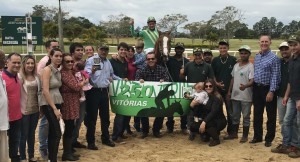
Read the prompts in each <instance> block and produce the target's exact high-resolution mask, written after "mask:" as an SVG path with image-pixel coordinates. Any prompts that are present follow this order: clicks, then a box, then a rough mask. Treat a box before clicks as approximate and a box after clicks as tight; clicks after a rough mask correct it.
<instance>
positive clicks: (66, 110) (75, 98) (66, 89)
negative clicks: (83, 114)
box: [60, 53, 86, 161]
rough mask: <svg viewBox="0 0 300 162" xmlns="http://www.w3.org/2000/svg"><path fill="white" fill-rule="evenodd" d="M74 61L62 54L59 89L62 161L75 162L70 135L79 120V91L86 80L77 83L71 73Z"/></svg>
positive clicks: (75, 157)
mask: <svg viewBox="0 0 300 162" xmlns="http://www.w3.org/2000/svg"><path fill="white" fill-rule="evenodd" d="M73 64H74V60H73V58H72V56H71V55H70V54H68V53H65V54H63V61H62V69H61V76H62V79H61V80H62V86H61V88H60V92H61V95H62V97H63V100H64V103H63V105H62V109H61V113H62V119H63V120H64V122H65V131H64V135H63V147H64V152H63V155H62V161H65V160H69V161H76V160H79V156H78V155H74V154H73V153H72V133H73V130H74V128H75V124H74V123H75V119H78V118H79V107H80V102H79V99H80V90H81V88H82V87H83V86H84V85H85V84H86V80H85V79H83V81H82V82H80V83H78V82H77V79H76V78H75V75H74V73H73V70H72V68H73Z"/></svg>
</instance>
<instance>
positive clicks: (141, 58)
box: [133, 40, 146, 69]
mask: <svg viewBox="0 0 300 162" xmlns="http://www.w3.org/2000/svg"><path fill="white" fill-rule="evenodd" d="M135 48H136V53H135V54H134V60H135V61H134V62H133V65H135V67H136V68H137V69H142V68H143V67H145V60H146V55H145V53H144V52H143V50H144V42H143V41H140V40H139V41H138V42H137V43H136V45H135Z"/></svg>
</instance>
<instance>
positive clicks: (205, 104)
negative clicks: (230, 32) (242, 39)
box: [0, 17, 300, 162]
mask: <svg viewBox="0 0 300 162" xmlns="http://www.w3.org/2000/svg"><path fill="white" fill-rule="evenodd" d="M133 23H134V21H133V20H132V21H131V22H130V24H131V27H130V28H131V29H133ZM147 23H148V26H149V28H148V29H146V30H143V31H141V32H139V33H135V32H134V30H131V31H132V34H133V35H136V36H140V37H144V42H145V43H143V42H141V41H139V42H138V43H137V44H136V46H135V47H136V49H134V48H133V47H132V46H129V45H128V44H127V43H124V42H122V43H120V44H119V45H118V47H117V50H118V55H116V56H113V57H112V58H111V59H108V58H107V56H108V53H109V47H108V46H107V45H105V44H103V45H100V46H99V47H97V54H95V55H94V53H95V51H94V48H93V47H92V46H86V47H83V45H82V44H80V43H72V44H71V45H70V47H69V53H63V52H62V51H61V50H60V49H59V46H58V42H57V41H55V40H49V41H47V42H46V44H45V47H46V49H47V52H48V54H47V55H46V56H45V57H44V58H42V59H41V60H40V61H39V63H38V65H36V60H35V59H34V57H33V56H31V55H27V56H25V57H23V58H22V56H21V55H20V54H18V53H11V54H9V55H8V56H7V57H6V58H5V55H4V52H2V51H1V52H0V65H1V67H0V68H1V69H3V70H2V73H1V77H0V85H1V86H0V91H1V93H0V100H1V103H0V115H1V116H0V161H8V156H9V157H10V158H11V160H12V161H13V162H18V161H20V160H26V159H27V156H26V155H27V154H28V161H30V162H34V161H37V160H36V158H35V157H34V144H35V131H36V128H37V123H38V120H39V118H41V120H40V125H39V131H38V133H39V134H38V136H39V137H38V138H39V144H40V145H39V151H40V154H41V156H42V158H44V159H48V160H49V161H51V162H56V161H57V153H58V146H59V143H60V139H61V136H63V140H62V141H63V154H62V160H63V161H66V160H68V161H76V160H79V159H80V155H78V154H76V153H75V151H76V150H75V149H74V148H87V149H90V150H98V146H97V145H96V142H95V130H96V122H97V117H98V114H99V116H100V121H101V122H100V123H101V132H102V134H101V141H102V144H103V145H107V146H109V147H115V143H117V144H118V143H124V139H126V138H127V136H126V135H125V131H126V133H127V134H129V135H133V136H135V134H134V133H133V132H132V131H131V126H130V119H131V117H130V116H124V115H122V114H116V115H115V118H114V122H113V132H112V134H111V136H110V133H109V126H110V120H109V119H110V110H109V88H108V87H109V85H110V84H111V82H112V80H136V81H139V82H141V83H142V82H144V81H157V82H170V81H172V82H188V83H196V84H195V89H196V92H197V93H198V94H195V95H194V96H195V98H194V99H193V100H192V101H191V107H190V110H191V111H190V113H189V114H188V115H186V116H181V117H180V127H181V132H182V133H183V134H185V135H188V134H189V137H188V138H189V140H191V141H192V140H194V139H195V137H196V136H197V134H200V138H201V140H202V141H204V142H209V146H216V145H218V144H220V132H221V131H222V130H223V129H224V128H225V127H226V126H227V133H228V135H227V136H225V137H224V140H231V139H237V138H238V130H239V124H240V117H241V114H242V116H243V135H242V138H241V139H240V142H241V143H245V142H247V141H248V134H249V128H250V113H251V106H252V103H253V105H254V111H253V112H254V121H253V127H254V136H253V139H252V140H250V141H249V143H251V144H253V143H258V142H262V140H263V127H262V125H263V113H264V108H265V107H266V112H267V116H268V121H267V133H266V135H265V138H264V140H265V146H266V147H270V146H271V145H272V141H273V139H274V137H275V131H276V118H277V110H278V114H279V123H280V125H281V131H282V132H281V133H282V137H283V143H282V144H280V145H279V146H278V147H276V148H273V149H271V151H272V152H275V153H286V154H288V155H289V156H290V157H292V158H297V157H300V133H299V131H300V128H299V127H300V87H299V84H297V83H298V81H299V79H300V75H299V74H300V73H299V70H300V63H299V60H300V59H299V54H300V37H291V38H290V39H289V41H288V42H283V43H282V44H280V46H279V50H280V53H281V55H282V59H279V58H278V57H277V56H276V55H275V54H274V53H273V52H272V51H271V49H270V45H271V38H270V37H269V36H267V35H262V36H261V37H260V38H259V45H260V49H261V50H260V52H259V53H257V54H256V56H255V60H254V64H252V63H251V62H250V61H249V57H250V55H251V48H250V47H249V46H247V45H243V46H241V47H240V48H239V49H238V51H239V56H240V59H238V60H237V59H236V58H235V57H234V56H231V55H229V54H228V50H229V43H228V42H227V41H223V40H222V41H220V42H219V44H218V48H219V52H220V55H219V56H217V57H215V58H213V55H212V52H211V51H210V50H202V49H201V48H195V49H194V50H193V58H194V59H193V60H192V61H190V60H188V59H187V58H185V57H184V56H183V53H184V51H185V47H184V44H183V43H180V42H178V43H176V45H175V55H174V56H171V57H170V58H169V60H168V61H167V62H166V64H165V66H164V65H159V64H158V63H157V62H158V60H157V58H156V56H155V54H154V52H153V49H152V47H153V46H154V43H155V40H156V39H157V38H158V35H157V29H156V27H155V23H156V21H155V18H154V17H149V18H148V21H147ZM145 48H146V50H144V49H145ZM135 50H136V52H135ZM143 51H145V52H143ZM84 52H85V53H86V55H87V59H86V60H84V57H83V54H84ZM4 60H5V61H4ZM4 65H6V67H5V68H4ZM200 94H201V95H200ZM201 97H202V98H204V99H201ZM223 103H225V107H226V117H225V115H224V113H223ZM277 108H278V109H277ZM7 114H9V115H7ZM62 120H63V121H64V123H65V127H64V131H62V130H61V126H60V122H61V121H62ZM83 121H84V124H85V126H86V128H87V131H86V141H87V146H86V145H84V144H82V143H80V142H79V141H78V140H77V139H78V137H79V130H80V127H81V124H82V122H83ZM163 121H164V117H156V118H155V120H154V123H153V126H152V132H153V136H154V137H155V138H161V137H162V134H161V131H160V130H161V129H162V127H163ZM166 127H167V132H168V133H172V132H173V131H174V118H173V117H168V119H167V122H166ZM134 128H135V129H136V131H137V132H141V136H140V138H142V139H144V138H147V137H148V135H149V128H150V127H149V118H148V117H134ZM62 132H63V135H62ZM7 135H8V137H9V138H8V139H7ZM211 139H212V140H211ZM26 144H27V149H26ZM7 148H9V150H7ZM26 150H27V153H26Z"/></svg>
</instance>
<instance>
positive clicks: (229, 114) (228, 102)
mask: <svg viewBox="0 0 300 162" xmlns="http://www.w3.org/2000/svg"><path fill="white" fill-rule="evenodd" d="M221 95H222V98H223V100H224V103H225V107H226V113H227V133H228V134H231V133H232V112H233V109H232V103H231V100H227V98H226V97H227V93H225V92H224V91H222V92H221Z"/></svg>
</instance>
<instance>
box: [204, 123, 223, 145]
mask: <svg viewBox="0 0 300 162" xmlns="http://www.w3.org/2000/svg"><path fill="white" fill-rule="evenodd" d="M206 132H207V133H208V135H210V136H211V137H212V139H213V140H212V141H211V142H210V143H209V145H208V146H210V147H212V146H216V145H218V144H220V139H219V135H220V132H218V131H217V130H216V128H213V127H211V128H208V129H207V130H206Z"/></svg>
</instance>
